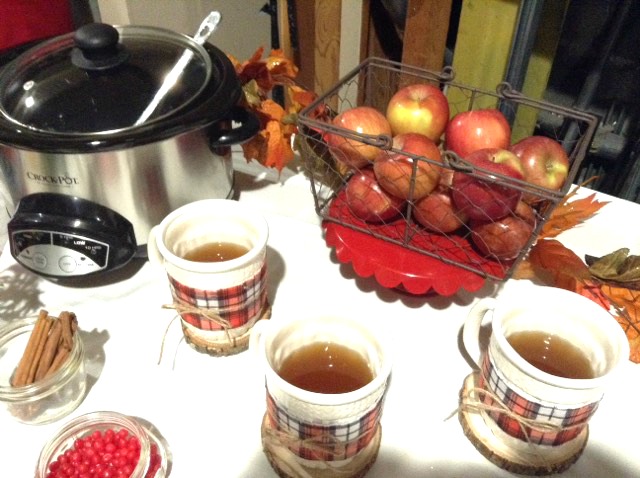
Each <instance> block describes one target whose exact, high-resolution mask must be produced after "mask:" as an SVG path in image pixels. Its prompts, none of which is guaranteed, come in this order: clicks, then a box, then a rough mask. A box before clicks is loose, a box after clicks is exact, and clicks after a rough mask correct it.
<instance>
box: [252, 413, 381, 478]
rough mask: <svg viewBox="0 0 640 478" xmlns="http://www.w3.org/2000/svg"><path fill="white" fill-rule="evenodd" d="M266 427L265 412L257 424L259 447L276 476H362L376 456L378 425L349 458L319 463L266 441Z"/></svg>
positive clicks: (349, 477) (317, 477)
mask: <svg viewBox="0 0 640 478" xmlns="http://www.w3.org/2000/svg"><path fill="white" fill-rule="evenodd" d="M269 428H271V422H270V420H269V417H268V416H267V414H266V413H265V415H264V418H263V419H262V427H261V435H262V449H263V451H264V454H265V455H266V457H267V459H268V460H269V464H270V465H271V467H272V468H273V469H274V471H275V472H276V473H277V474H278V476H279V477H280V478H309V477H311V478H336V477H339V478H362V477H364V476H365V475H366V474H367V473H368V472H369V470H370V469H371V467H372V466H373V464H374V463H375V461H376V459H377V458H378V450H379V449H380V440H381V437H382V427H381V426H380V424H378V427H377V429H376V431H375V434H374V436H373V438H372V439H371V441H370V442H369V444H368V445H367V446H366V447H365V448H363V449H362V450H361V451H360V452H358V454H356V455H355V456H353V457H352V458H351V459H349V460H345V461H344V462H339V461H329V462H323V461H311V460H305V459H303V458H300V457H299V456H298V455H296V454H295V453H293V452H292V451H291V450H289V449H288V448H287V447H286V446H284V445H281V444H279V443H274V440H269V439H268V437H267V435H266V432H267V429H269Z"/></svg>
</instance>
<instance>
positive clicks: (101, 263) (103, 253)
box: [7, 193, 138, 278]
mask: <svg viewBox="0 0 640 478" xmlns="http://www.w3.org/2000/svg"><path fill="white" fill-rule="evenodd" d="M7 232H8V236H9V244H10V246H11V255H12V256H13V257H14V259H15V260H16V261H17V262H18V263H20V264H22V265H23V266H24V267H26V268H27V269H29V270H31V271H33V272H35V273H37V274H41V275H46V276H52V277H61V278H62V277H72V276H85V275H89V274H94V273H99V272H102V271H109V270H113V269H117V268H118V267H121V266H123V265H125V264H127V263H128V262H129V261H130V260H131V259H132V258H133V257H134V255H135V254H136V251H137V247H138V245H137V243H136V238H135V234H134V232H133V225H132V224H131V222H130V221H128V220H127V219H126V218H125V217H123V216H122V215H120V214H118V213H117V212H116V211H114V210H112V209H110V208H107V207H105V206H103V205H101V204H98V203H96V202H94V201H90V200H88V199H83V198H79V197H76V196H67V195H65V194H58V193H33V194H30V195H28V196H24V197H23V198H22V199H20V203H19V204H18V207H17V209H16V212H15V214H14V215H13V217H12V218H11V220H10V221H9V224H7Z"/></svg>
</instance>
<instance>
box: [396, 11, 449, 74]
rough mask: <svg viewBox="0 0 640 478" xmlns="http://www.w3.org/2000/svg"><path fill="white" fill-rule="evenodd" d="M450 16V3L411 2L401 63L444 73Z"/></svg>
mask: <svg viewBox="0 0 640 478" xmlns="http://www.w3.org/2000/svg"><path fill="white" fill-rule="evenodd" d="M450 16H451V0H409V3H408V6H407V19H406V21H405V28H404V40H403V48H402V62H403V63H407V64H409V65H413V66H417V67H421V68H426V69H428V70H435V71H440V70H442V67H443V66H444V55H445V51H446V46H447V34H448V32H449V17H450Z"/></svg>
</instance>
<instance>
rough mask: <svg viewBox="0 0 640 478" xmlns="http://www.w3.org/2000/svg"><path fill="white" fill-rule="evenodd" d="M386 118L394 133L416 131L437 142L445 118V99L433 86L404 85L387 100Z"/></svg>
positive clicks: (445, 124) (447, 106)
mask: <svg viewBox="0 0 640 478" xmlns="http://www.w3.org/2000/svg"><path fill="white" fill-rule="evenodd" d="M387 120H389V124H390V125H391V131H392V132H393V135H394V136H395V135H398V134H402V133H420V134H423V135H425V136H426V137H427V138H429V139H430V140H432V141H435V142H436V143H437V142H438V140H439V139H440V136H442V133H444V129H445V127H446V126H447V123H448V121H449V102H448V101H447V97H446V96H445V95H444V93H443V92H442V91H441V90H440V88H438V87H437V86H434V85H430V84H426V83H418V84H414V85H408V86H405V87H403V88H401V89H399V90H398V91H397V92H396V93H395V94H394V95H393V96H392V97H391V99H390V100H389V103H388V104H387Z"/></svg>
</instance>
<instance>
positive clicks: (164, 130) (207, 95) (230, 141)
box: [0, 24, 260, 277]
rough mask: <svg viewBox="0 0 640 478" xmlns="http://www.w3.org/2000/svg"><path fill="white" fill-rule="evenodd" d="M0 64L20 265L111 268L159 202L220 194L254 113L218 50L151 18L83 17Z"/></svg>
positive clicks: (8, 185) (135, 245) (1, 186)
mask: <svg viewBox="0 0 640 478" xmlns="http://www.w3.org/2000/svg"><path fill="white" fill-rule="evenodd" d="M7 68H8V69H4V70H3V71H1V72H0V171H1V173H2V177H1V178H0V194H2V196H3V197H4V202H5V204H6V208H7V210H8V211H10V214H12V218H11V220H10V221H9V224H8V233H9V234H8V237H9V243H10V245H11V254H12V255H13V256H14V258H16V259H17V260H18V262H20V263H22V264H23V265H25V266H26V267H27V268H29V269H31V270H32V271H34V272H37V273H40V274H43V275H48V276H55V277H68V276H78V275H86V274H93V273H97V272H101V271H106V270H111V269H115V268H118V267H121V266H122V265H124V264H126V263H127V262H128V261H129V260H130V259H131V258H132V257H134V256H135V255H137V254H139V252H140V251H146V247H145V246H146V242H147V240H148V235H149V231H150V230H151V228H152V227H153V226H154V225H156V224H158V223H159V222H161V221H162V219H163V218H164V217H165V216H166V215H167V214H168V213H169V212H171V211H172V210H174V209H176V208H178V207H180V206H183V205H184V204H187V203H189V202H193V201H196V200H200V199H221V198H228V197H230V196H231V195H232V194H233V166H232V163H231V147H232V146H233V145H237V144H241V143H242V142H244V141H247V140H248V139H250V138H251V137H253V136H254V135H255V134H256V133H257V132H258V131H259V128H260V120H259V119H258V117H257V116H256V115H255V114H253V113H252V112H250V111H249V110H248V109H246V108H244V107H243V106H242V105H241V100H242V87H241V85H240V81H239V78H238V77H237V76H236V72H235V68H234V66H233V65H232V63H231V61H230V60H229V59H228V58H227V56H226V55H225V54H224V53H223V52H221V51H220V50H218V49H217V48H216V47H214V46H213V45H211V44H208V43H205V44H200V43H196V42H194V41H193V40H192V39H190V38H187V37H185V36H183V35H179V34H176V33H174V32H170V31H167V30H161V29H155V28H151V27H136V26H131V27H120V28H115V27H112V26H110V25H105V24H90V25H86V26H83V27H81V28H80V29H78V31H77V32H75V34H73V35H63V36H61V37H58V38H55V39H52V40H49V41H47V42H45V43H43V44H41V45H39V46H37V47H35V48H33V49H31V50H29V51H27V52H26V53H24V54H23V55H22V56H20V57H18V58H17V59H16V60H14V61H13V62H12V63H11V64H10V66H9V67H7Z"/></svg>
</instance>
